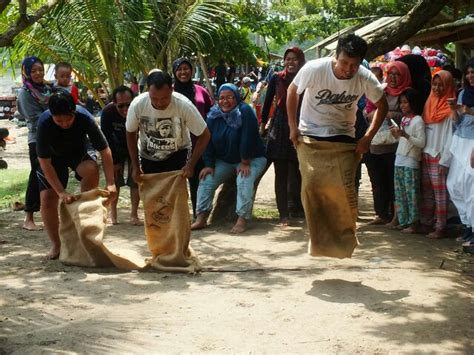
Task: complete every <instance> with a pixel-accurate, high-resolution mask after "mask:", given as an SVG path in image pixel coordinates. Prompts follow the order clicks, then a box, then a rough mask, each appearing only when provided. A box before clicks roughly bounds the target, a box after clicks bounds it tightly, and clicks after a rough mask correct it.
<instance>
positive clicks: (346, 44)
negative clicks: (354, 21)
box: [336, 33, 367, 63]
mask: <svg viewBox="0 0 474 355" xmlns="http://www.w3.org/2000/svg"><path fill="white" fill-rule="evenodd" d="M342 51H344V53H346V54H347V55H348V56H349V57H351V58H359V59H360V61H361V63H362V59H364V57H365V54H366V53H367V42H366V41H365V40H364V39H363V38H362V37H359V36H357V35H355V34H353V33H349V34H347V35H343V36H341V37H339V39H338V41H337V47H336V57H337V56H339V54H340V53H341V52H342Z"/></svg>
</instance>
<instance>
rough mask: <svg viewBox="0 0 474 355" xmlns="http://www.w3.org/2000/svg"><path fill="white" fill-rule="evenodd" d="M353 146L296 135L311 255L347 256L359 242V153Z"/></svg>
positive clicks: (302, 196) (349, 255) (350, 254)
mask: <svg viewBox="0 0 474 355" xmlns="http://www.w3.org/2000/svg"><path fill="white" fill-rule="evenodd" d="M354 149H355V145H354V144H346V143H333V142H322V141H317V140H315V139H312V138H309V137H302V138H300V142H299V144H298V146H297V152H298V159H299V164H300V171H301V178H302V186H301V200H302V203H303V207H304V211H305V215H306V222H307V225H308V229H309V233H310V241H309V246H308V252H309V253H310V254H311V255H312V256H329V257H336V258H350V257H351V256H352V252H353V251H354V249H355V247H356V246H357V245H358V244H359V242H358V240H357V237H356V235H355V233H356V219H357V195H356V192H355V188H354V179H355V171H356V167H357V165H358V163H359V161H360V155H358V154H356V153H355V151H354Z"/></svg>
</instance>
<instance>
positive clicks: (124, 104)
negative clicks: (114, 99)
mask: <svg viewBox="0 0 474 355" xmlns="http://www.w3.org/2000/svg"><path fill="white" fill-rule="evenodd" d="M116 106H117V108H119V109H122V108H125V107H127V108H128V107H130V102H125V103H123V104H117V105H116Z"/></svg>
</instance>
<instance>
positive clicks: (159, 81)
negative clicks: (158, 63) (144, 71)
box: [146, 71, 173, 89]
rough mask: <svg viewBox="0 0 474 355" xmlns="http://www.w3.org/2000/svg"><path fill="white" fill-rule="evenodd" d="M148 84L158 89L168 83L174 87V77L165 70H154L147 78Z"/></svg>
mask: <svg viewBox="0 0 474 355" xmlns="http://www.w3.org/2000/svg"><path fill="white" fill-rule="evenodd" d="M146 85H147V86H148V88H150V87H151V86H152V85H154V86H155V88H157V89H161V88H162V87H164V86H166V85H168V86H169V87H170V88H172V87H173V79H171V75H169V74H168V73H167V72H164V71H154V72H153V73H151V74H150V75H148V77H147V78H146Z"/></svg>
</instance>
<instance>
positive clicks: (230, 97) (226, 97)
mask: <svg viewBox="0 0 474 355" xmlns="http://www.w3.org/2000/svg"><path fill="white" fill-rule="evenodd" d="M232 100H235V97H234V96H231V95H229V96H221V97H219V101H232Z"/></svg>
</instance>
